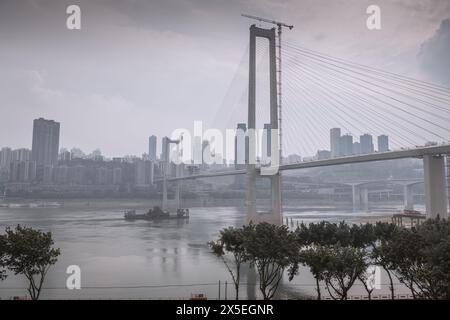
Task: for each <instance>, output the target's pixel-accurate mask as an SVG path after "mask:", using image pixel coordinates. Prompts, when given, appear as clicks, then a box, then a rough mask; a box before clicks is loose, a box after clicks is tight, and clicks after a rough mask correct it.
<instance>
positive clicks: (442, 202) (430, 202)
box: [423, 155, 448, 218]
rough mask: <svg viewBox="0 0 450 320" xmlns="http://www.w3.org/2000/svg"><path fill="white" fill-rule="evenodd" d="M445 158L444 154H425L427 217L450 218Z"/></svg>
mask: <svg viewBox="0 0 450 320" xmlns="http://www.w3.org/2000/svg"><path fill="white" fill-rule="evenodd" d="M444 159H445V158H444V156H442V155H435V156H433V155H425V156H423V169H424V184H425V209H426V214H427V218H436V217H437V216H438V215H439V216H440V217H441V218H448V207H447V189H446V182H445V161H444Z"/></svg>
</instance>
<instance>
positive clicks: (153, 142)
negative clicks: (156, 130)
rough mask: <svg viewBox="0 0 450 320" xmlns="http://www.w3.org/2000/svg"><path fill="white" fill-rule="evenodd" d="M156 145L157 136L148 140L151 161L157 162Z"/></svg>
mask: <svg viewBox="0 0 450 320" xmlns="http://www.w3.org/2000/svg"><path fill="white" fill-rule="evenodd" d="M156 143H157V137H156V136H150V137H149V138H148V157H149V159H150V161H156Z"/></svg>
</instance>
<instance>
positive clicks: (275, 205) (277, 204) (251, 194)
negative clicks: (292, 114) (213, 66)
mask: <svg viewBox="0 0 450 320" xmlns="http://www.w3.org/2000/svg"><path fill="white" fill-rule="evenodd" d="M256 37H261V38H266V39H268V40H269V63H270V66H269V70H270V128H271V130H275V131H278V125H279V123H278V102H277V99H278V94H277V74H276V73H277V69H276V65H277V62H276V58H277V57H276V43H275V28H272V29H262V28H258V27H256V26H255V25H252V26H251V27H250V50H249V53H250V55H249V86H248V123H247V126H248V130H247V133H248V138H249V142H248V145H247V146H246V148H248V149H247V150H246V155H247V154H248V163H247V177H246V180H247V181H246V197H245V198H246V207H247V222H248V223H249V222H253V223H259V222H269V223H274V224H278V225H281V224H282V220H283V217H282V203H281V202H282V201H281V176H280V173H279V172H277V173H276V174H275V175H273V176H265V177H267V178H270V184H271V202H272V203H271V208H270V212H264V213H261V214H258V213H257V211H256V185H255V183H256V178H257V176H258V174H257V171H256V166H255V164H256V140H255V138H256V131H255V130H256ZM276 145H277V146H278V144H276ZM272 146H273V142H272ZM277 151H278V153H279V152H280V151H279V149H278V150H277ZM274 156H275V155H274V152H273V151H272V152H271V162H272V164H273V163H274V161H273V160H272V157H274ZM280 161H281V159H280Z"/></svg>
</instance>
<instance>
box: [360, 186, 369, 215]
mask: <svg viewBox="0 0 450 320" xmlns="http://www.w3.org/2000/svg"><path fill="white" fill-rule="evenodd" d="M361 207H362V209H363V210H364V211H365V212H368V211H369V189H367V188H362V190H361Z"/></svg>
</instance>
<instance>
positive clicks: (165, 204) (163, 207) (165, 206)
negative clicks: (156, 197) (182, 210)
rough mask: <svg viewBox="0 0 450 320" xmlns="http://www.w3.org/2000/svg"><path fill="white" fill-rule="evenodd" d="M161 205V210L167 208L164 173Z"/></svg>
mask: <svg viewBox="0 0 450 320" xmlns="http://www.w3.org/2000/svg"><path fill="white" fill-rule="evenodd" d="M161 207H162V209H163V210H167V177H166V175H165V174H164V177H163V200H162V206H161Z"/></svg>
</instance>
